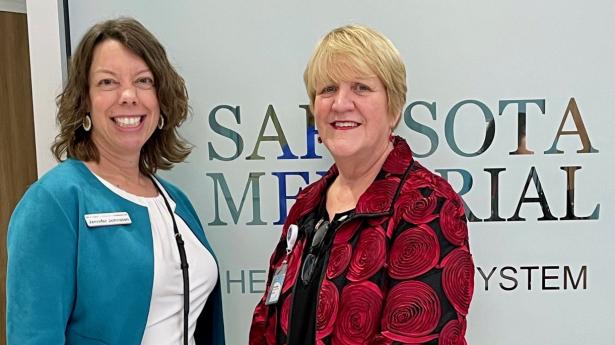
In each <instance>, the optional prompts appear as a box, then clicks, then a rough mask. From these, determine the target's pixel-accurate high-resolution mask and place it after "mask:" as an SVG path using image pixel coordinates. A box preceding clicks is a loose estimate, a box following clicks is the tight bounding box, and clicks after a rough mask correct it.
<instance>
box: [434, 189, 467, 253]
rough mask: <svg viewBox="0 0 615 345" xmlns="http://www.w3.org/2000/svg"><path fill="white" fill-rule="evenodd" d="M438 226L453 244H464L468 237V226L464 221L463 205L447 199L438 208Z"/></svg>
mask: <svg viewBox="0 0 615 345" xmlns="http://www.w3.org/2000/svg"><path fill="white" fill-rule="evenodd" d="M440 226H441V228H442V234H444V237H446V239H447V240H448V241H449V242H451V243H452V244H454V245H457V246H461V245H464V244H465V243H466V241H467V239H468V228H467V225H466V223H465V221H464V211H463V205H462V204H461V203H459V202H456V201H452V200H447V201H445V202H444V205H443V206H442V209H441V210H440Z"/></svg>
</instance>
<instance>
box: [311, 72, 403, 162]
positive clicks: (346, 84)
mask: <svg viewBox="0 0 615 345" xmlns="http://www.w3.org/2000/svg"><path fill="white" fill-rule="evenodd" d="M345 75H346V76H347V77H345V78H343V79H342V80H341V81H337V82H336V81H326V82H321V83H318V84H317V87H316V97H315V99H314V118H315V121H316V127H317V128H318V134H319V135H320V138H321V139H322V141H323V143H324V144H325V145H326V146H327V148H328V149H329V151H330V152H331V155H332V156H333V157H334V159H335V160H336V161H338V160H339V159H345V160H347V161H348V160H350V161H356V162H357V163H360V162H366V161H369V160H370V156H372V155H373V154H374V152H383V151H384V149H385V148H386V147H387V145H388V144H389V135H390V134H391V131H392V128H393V127H394V125H395V123H396V120H397V118H396V117H393V116H390V115H389V112H388V109H387V92H386V88H385V87H384V85H383V84H382V82H381V81H380V79H378V77H376V76H375V75H373V74H370V73H367V74H366V73H357V72H354V73H345Z"/></svg>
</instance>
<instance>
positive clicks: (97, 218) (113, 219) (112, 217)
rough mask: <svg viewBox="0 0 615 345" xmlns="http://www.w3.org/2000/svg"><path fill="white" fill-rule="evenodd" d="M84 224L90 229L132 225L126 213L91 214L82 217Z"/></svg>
mask: <svg viewBox="0 0 615 345" xmlns="http://www.w3.org/2000/svg"><path fill="white" fill-rule="evenodd" d="M84 218H85V223H86V224H87V225H88V227H90V228H96V227H100V226H111V225H125V224H132V220H131V219H130V216H129V215H128V212H111V213H93V214H86V215H85V216H84Z"/></svg>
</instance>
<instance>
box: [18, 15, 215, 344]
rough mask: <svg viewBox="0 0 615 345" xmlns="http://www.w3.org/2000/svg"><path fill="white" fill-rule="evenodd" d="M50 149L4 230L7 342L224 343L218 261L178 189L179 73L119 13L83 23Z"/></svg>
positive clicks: (184, 99)
mask: <svg viewBox="0 0 615 345" xmlns="http://www.w3.org/2000/svg"><path fill="white" fill-rule="evenodd" d="M58 105H59V110H58V123H59V125H60V134H59V135H58V136H57V138H56V142H55V143H54V144H53V146H52V151H53V153H54V154H55V156H56V158H57V159H58V160H60V161H62V163H60V164H59V165H58V166H56V167H55V168H54V169H52V170H51V171H49V172H48V173H47V174H45V175H44V176H43V177H41V178H40V179H39V181H37V182H36V183H35V184H33V185H32V186H31V187H30V188H29V189H28V191H27V192H26V194H25V195H24V197H23V199H22V200H21V201H20V203H19V204H18V206H17V207H16V209H15V211H14V213H13V215H12V218H11V221H10V224H9V231H8V273H7V339H8V343H9V344H19V345H24V344H26V345H27V344H41V345H43V344H44V345H49V344H117V345H120V344H121V345H126V344H130V345H139V344H180V343H182V344H184V345H187V344H224V330H223V322H222V306H221V293H220V279H219V276H218V265H217V262H216V260H215V257H214V255H213V251H212V249H211V247H210V245H209V243H208V242H207V239H206V237H205V233H204V232H203V227H202V225H201V223H200V221H199V219H198V217H197V215H196V212H195V211H194V209H193V207H192V205H191V204H190V201H189V200H188V198H187V197H186V196H185V195H184V194H183V193H182V192H181V191H180V190H179V189H178V188H177V187H175V186H173V185H172V184H170V183H169V182H167V181H164V180H163V179H161V178H160V177H158V176H155V172H156V171H157V170H158V169H169V168H171V167H172V166H173V164H175V163H179V162H182V161H183V160H184V159H185V158H186V156H187V155H188V154H189V153H190V149H191V148H190V146H189V144H188V143H187V142H185V141H184V140H183V139H182V138H181V137H180V136H179V135H178V133H177V128H178V126H179V125H181V124H182V122H183V121H184V120H185V119H186V117H187V114H188V95H187V92H186V87H185V83H184V80H183V79H182V77H181V76H180V75H179V74H177V72H176V71H175V69H174V68H173V67H172V65H171V64H170V62H169V60H168V58H167V56H166V52H165V50H164V48H163V47H162V45H161V44H160V43H159V42H158V40H157V39H156V38H155V37H154V36H153V35H152V34H151V33H150V32H149V31H148V30H147V29H146V28H145V27H143V25H141V24H140V23H139V22H137V21H136V20H134V19H130V18H120V19H115V20H108V21H105V22H101V23H99V24H96V25H94V26H93V27H92V28H90V29H89V30H88V31H87V32H86V34H85V36H84V37H83V38H82V40H81V42H80V43H79V46H78V47H77V49H76V51H75V54H74V55H73V56H72V60H71V63H70V70H69V74H68V82H67V84H66V86H65V88H64V91H63V92H62V94H61V95H60V96H59V97H58Z"/></svg>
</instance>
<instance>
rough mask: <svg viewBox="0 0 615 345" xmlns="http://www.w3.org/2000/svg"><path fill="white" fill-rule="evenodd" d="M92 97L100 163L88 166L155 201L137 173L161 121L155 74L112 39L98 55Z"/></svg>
mask: <svg viewBox="0 0 615 345" xmlns="http://www.w3.org/2000/svg"><path fill="white" fill-rule="evenodd" d="M88 94H89V102H88V105H89V111H90V114H91V117H92V130H91V139H92V141H93V143H94V145H95V146H96V148H97V149H98V152H99V157H100V159H99V161H98V162H95V161H89V162H86V165H87V166H88V168H89V169H90V170H92V171H93V172H94V173H95V174H97V175H98V176H101V177H102V178H104V179H105V180H107V181H109V182H111V183H112V184H114V185H116V186H118V187H119V188H121V189H123V190H124V191H127V192H129V193H132V194H135V195H139V196H147V197H151V196H156V195H157V194H158V192H157V190H156V188H155V186H154V185H153V183H152V181H151V180H150V179H149V177H147V176H145V175H143V174H142V173H141V172H140V171H139V157H140V151H141V148H142V147H143V145H144V144H145V143H146V142H147V140H148V139H149V138H150V137H151V136H152V134H153V133H154V131H155V130H156V126H157V124H158V119H159V117H160V106H159V104H158V98H157V96H156V87H155V80H154V75H153V73H152V72H151V70H150V69H149V67H148V66H147V64H146V63H145V61H143V59H141V58H140V57H139V56H137V55H136V54H134V53H133V52H132V51H130V50H129V49H128V48H126V47H125V46H124V45H123V44H121V43H120V42H118V41H115V40H112V39H108V40H105V41H103V42H101V43H100V44H98V45H97V46H96V48H95V49H94V53H93V58H92V65H91V66H90V71H89V93H88Z"/></svg>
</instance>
